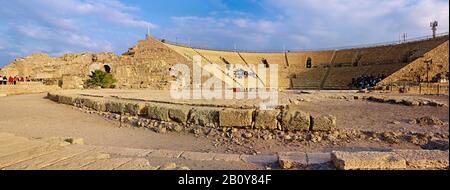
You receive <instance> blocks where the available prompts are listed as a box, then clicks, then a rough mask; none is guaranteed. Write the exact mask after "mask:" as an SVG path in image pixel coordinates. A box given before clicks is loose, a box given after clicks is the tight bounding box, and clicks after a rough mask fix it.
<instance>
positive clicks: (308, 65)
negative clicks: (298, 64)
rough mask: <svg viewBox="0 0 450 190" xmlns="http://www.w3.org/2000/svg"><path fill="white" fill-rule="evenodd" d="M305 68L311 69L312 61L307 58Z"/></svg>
mask: <svg viewBox="0 0 450 190" xmlns="http://www.w3.org/2000/svg"><path fill="white" fill-rule="evenodd" d="M306 68H308V69H310V68H312V59H311V57H308V59H306Z"/></svg>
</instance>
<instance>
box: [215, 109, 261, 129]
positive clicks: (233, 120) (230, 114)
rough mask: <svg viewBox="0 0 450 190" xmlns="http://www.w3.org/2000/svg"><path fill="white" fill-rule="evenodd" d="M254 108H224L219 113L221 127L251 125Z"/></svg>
mask: <svg viewBox="0 0 450 190" xmlns="http://www.w3.org/2000/svg"><path fill="white" fill-rule="evenodd" d="M253 112H254V110H238V109H224V110H222V111H220V113H219V123H220V126H222V127H244V128H245V127H251V125H252V120H253Z"/></svg>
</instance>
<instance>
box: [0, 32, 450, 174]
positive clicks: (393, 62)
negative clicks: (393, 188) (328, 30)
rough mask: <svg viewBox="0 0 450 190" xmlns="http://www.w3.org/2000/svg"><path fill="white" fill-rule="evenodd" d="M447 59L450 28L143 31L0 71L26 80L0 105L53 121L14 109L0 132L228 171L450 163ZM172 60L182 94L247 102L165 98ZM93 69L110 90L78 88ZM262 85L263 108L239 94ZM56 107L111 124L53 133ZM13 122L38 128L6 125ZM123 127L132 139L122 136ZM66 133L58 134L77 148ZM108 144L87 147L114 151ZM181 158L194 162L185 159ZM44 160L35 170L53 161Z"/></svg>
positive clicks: (7, 88) (0, 165) (7, 91)
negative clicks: (353, 32)
mask: <svg viewBox="0 0 450 190" xmlns="http://www.w3.org/2000/svg"><path fill="white" fill-rule="evenodd" d="M448 56H449V36H448V33H444V34H440V35H436V36H427V37H420V38H416V39H410V40H407V41H400V42H392V43H380V44H374V45H361V46H355V47H344V48H333V49H323V50H314V51H313V50H311V51H280V52H244V51H224V50H214V49H205V48H196V47H190V46H187V45H182V44H177V43H171V42H168V41H167V40H164V39H158V38H156V37H152V36H148V37H147V38H146V39H144V40H141V41H139V42H138V43H137V45H136V46H134V47H131V48H129V50H128V51H127V52H125V53H123V54H122V55H116V54H114V53H79V54H65V55H63V56H61V57H51V56H49V55H47V54H44V53H37V54H33V55H30V56H28V57H24V58H18V59H16V60H15V61H14V62H12V63H11V64H9V65H8V66H6V67H5V68H3V69H1V70H0V76H22V77H27V78H29V81H28V82H18V84H16V85H0V95H2V96H4V97H0V107H1V108H6V107H9V108H11V109H18V110H22V109H23V110H27V111H23V114H29V115H31V116H32V114H34V113H36V114H37V113H39V114H40V115H45V114H49V115H52V114H54V115H52V116H45V118H47V119H49V122H50V123H47V122H43V123H40V124H33V122H34V119H30V120H20V121H19V120H13V119H14V118H15V115H13V114H11V115H8V113H6V114H2V116H0V119H1V120H0V136H2V133H1V132H5V133H12V134H15V135H17V134H20V135H21V136H26V137H28V138H33V137H43V138H41V141H43V142H45V143H54V142H55V141H57V140H55V139H53V140H48V137H49V136H59V137H61V136H65V137H67V136H71V137H74V136H75V137H79V138H83V139H84V140H86V141H87V142H88V143H86V144H87V145H84V146H117V147H122V148H123V149H124V148H134V149H133V150H142V151H134V153H133V156H130V155H129V154H128V153H130V152H132V151H129V152H127V154H125V153H124V152H126V151H124V150H123V149H121V151H120V154H119V153H118V155H121V156H124V155H127V156H128V157H132V158H129V160H128V162H126V161H124V160H120V159H119V160H120V161H123V163H122V164H119V165H120V166H123V164H130V163H132V162H130V160H133V161H134V160H139V159H136V157H138V158H141V159H140V160H139V161H143V162H146V160H145V159H144V160H142V158H146V159H148V160H152V158H153V157H152V156H154V157H164V158H167V159H169V160H176V159H184V160H196V161H206V162H211V164H210V167H211V168H215V166H213V165H214V164H217V163H213V162H235V163H237V162H242V163H240V165H238V166H233V167H237V168H240V167H242V168H247V169H267V168H282V169H291V168H300V169H305V168H309V169H445V168H446V169H448V149H449V148H448V145H449V139H448V138H449V136H448V135H449V114H448V104H449V100H448V95H449V91H448V85H449V82H448V73H449V62H448V61H449V57H448ZM196 59H200V60H201V62H200V63H199V62H198V61H196ZM179 64H183V65H185V66H187V68H189V69H188V70H189V71H190V75H189V76H190V77H189V79H187V80H185V81H182V83H184V86H189V87H190V88H189V89H190V90H191V89H194V88H195V87H196V86H197V87H202V85H205V84H206V83H208V81H213V82H212V83H214V81H215V82H216V83H214V84H217V81H219V83H221V84H223V86H222V85H221V86H220V87H221V90H222V91H223V92H224V93H233V94H234V95H235V96H237V95H242V97H244V98H241V99H238V98H231V99H224V98H217V99H203V98H199V99H195V98H189V99H176V98H173V97H172V96H171V95H170V90H171V89H172V85H173V84H174V83H176V82H177V81H178V82H180V81H179V80H178V79H179V78H178V76H177V75H171V71H173V69H174V66H176V65H179ZM211 65H216V66H217V67H211ZM195 67H198V68H200V69H201V75H200V79H201V81H202V82H205V83H200V84H195V83H194V81H195V80H194V79H193V76H192V75H193V73H194V70H195ZM261 68H265V69H267V70H270V69H273V68H276V69H277V72H276V73H277V75H276V77H270V74H268V72H266V70H264V72H258V71H260V70H261ZM96 70H102V71H104V72H106V73H110V74H112V75H113V76H114V78H115V79H116V80H117V82H116V83H115V86H114V88H110V89H101V88H87V87H86V81H87V80H88V79H89V78H90V75H91V74H92V72H94V71H96ZM274 78H275V79H277V81H273V79H274ZM198 85H200V86H198ZM208 88H209V87H208ZM261 90H272V91H273V92H276V93H277V96H276V99H277V105H275V106H273V107H271V108H270V109H267V107H263V106H261V105H262V103H264V102H265V101H266V99H264V98H261V97H254V98H248V97H250V94H251V93H252V92H255V93H256V92H259V91H261ZM189 93H195V90H194V91H190V92H189ZM41 97H42V98H41ZM33 98H34V100H33V101H35V102H40V103H39V105H41V104H42V105H44V104H45V110H44V108H42V110H41V108H40V106H36V105H34V104H33V105H30V104H32V103H30V104H28V103H26V102H29V101H31V99H33ZM43 98H45V99H43ZM14 102H23V103H17V104H15V103H14ZM33 109H35V112H33ZM55 110H60V111H55ZM63 110H65V111H67V112H69V111H70V113H71V114H74V115H77V114H83V115H85V116H86V118H92V119H95V121H99V122H109V123H112V125H113V126H115V127H116V128H117V129H115V128H111V129H110V128H108V129H105V128H102V127H100V126H96V127H95V129H97V127H99V129H98V131H104V132H103V134H102V133H101V132H97V134H92V133H90V132H89V131H90V130H94V129H93V128H89V129H87V127H80V126H84V125H82V124H80V125H78V124H73V125H70V124H66V125H67V126H66V125H64V124H61V126H65V127H63V128H61V129H55V125H56V124H52V123H51V121H53V120H52V119H54V120H55V122H56V121H58V122H60V123H64V121H63V120H61V121H60V120H58V119H59V118H66V117H67V116H66V115H65V114H64V113H66V112H65V111H63ZM73 111H75V113H72V112H73ZM18 112H21V111H18ZM44 112H48V113H44ZM55 115H56V116H55ZM53 116H55V117H53ZM42 117H44V116H42ZM86 120H88V119H86ZM21 122H22V123H21ZM66 122H71V121H66ZM94 123H95V122H94ZM17 124H20V125H22V124H23V125H25V126H29V125H30V126H34V125H42V126H44V127H42V128H39V127H36V128H33V129H27V128H21V127H20V128H17V127H16V128H14V127H13V126H15V125H17ZM93 125H94V124H93ZM77 130H79V131H77ZM109 130H121V131H118V132H117V134H114V135H113V136H114V138H117V139H120V142H121V143H117V142H119V141H117V142H114V141H113V140H111V139H109V138H112V137H113V136H111V137H108V134H109V132H106V131H109ZM125 130H126V131H125ZM128 130H133V131H128ZM135 130H138V131H137V132H136V131H135ZM69 131H77V132H73V133H71V132H69ZM130 133H133V134H134V135H130V136H126V135H125V134H130ZM148 134H154V135H155V136H154V137H153V138H155V139H169V140H166V141H164V143H161V144H158V145H151V143H153V141H152V142H150V139H147V140H148V141H147V140H143V139H145V135H148ZM141 135H142V136H141ZM3 136H5V137H8V138H12V137H11V136H8V135H6V134H3ZM44 137H45V138H44ZM42 139H47V140H42ZM70 139H71V140H69V141H70V142H69V141H67V138H66V139H65V140H64V139H63V140H62V141H63V142H69V144H77V143H73V141H74V140H73V139H74V138H70ZM99 139H105V140H104V141H100V140H99ZM107 139H109V140H107ZM181 139H183V140H181ZM152 140H153V139H152ZM178 140H179V142H177V141H178ZM0 141H2V139H0ZM138 141H139V142H138ZM157 141H158V142H162V141H161V140H157ZM58 142H59V141H58ZM194 142H195V143H194ZM146 143H148V144H146ZM81 144H83V143H81ZM66 146H69V148H70V146H77V145H66ZM150 149H152V150H151V151H150ZM162 149H167V150H166V151H162ZM96 150H97V149H96ZM111 150H112V149H108V151H106V149H102V151H104V152H101V151H99V152H96V154H99V155H101V154H102V153H105V154H106V153H107V154H109V155H115V154H114V153H111V152H114V151H111ZM114 150H118V149H114ZM127 150H128V149H127ZM143 150H149V151H148V152H145V151H143ZM1 151H2V147H1V145H0V169H4V168H10V169H13V168H21V167H22V168H27V167H26V165H24V164H23V163H22V165H21V162H17V163H16V162H14V161H11V159H7V161H4V160H5V159H3V160H2V155H3V154H2V152H1ZM58 151H59V150H58ZM144 152H145V155H144ZM116 153H117V151H116ZM140 153H142V155H141V154H140ZM130 154H131V153H130ZM138 154H139V155H141V156H140V157H139V156H136V155H138ZM5 156H7V154H5ZM97 156H98V155H97ZM128 157H127V158H122V157H120V158H121V159H125V160H127V159H128ZM150 157H152V158H150ZM112 158H113V159H117V158H114V157H112ZM105 159H106V160H108V159H111V158H109V157H108V158H105ZM148 160H147V161H148ZM116 161H117V160H116ZM173 162H178V161H173ZM32 163H34V162H32V161H30V165H28V166H30V167H31V166H32ZM153 163H154V162H151V164H153ZM154 164H155V165H158V163H154ZM183 164H184V165H187V166H188V167H191V168H194V169H196V166H195V165H193V164H191V165H189V163H188V162H181V165H183ZM119 165H117V167H119ZM130 165H131V164H130ZM179 165H180V163H179ZM225 165H226V164H225ZM41 166H42V167H40V166H36V168H37V169H41V168H46V167H50V166H51V165H41ZM56 166H57V165H56ZM88 166H90V165H89V164H87V165H83V167H85V168H86V167H87V168H89V167H88ZM163 167H166V168H171V169H175V168H176V167H170V164H169V166H167V165H165V166H158V167H147V168H146V169H148V168H150V169H157V168H163ZM224 167H225V166H224ZM230 167H231V168H233V167H232V166H230ZM31 168H33V167H31ZM50 168H51V167H50ZM56 168H57V167H56ZM61 168H63V169H71V168H70V167H68V168H64V165H61ZM75 168H76V167H75ZM94 168H95V167H94ZM144 168H145V167H144ZM225 168H226V167H225ZM112 169H114V167H113V168H112ZM139 169H143V168H139Z"/></svg>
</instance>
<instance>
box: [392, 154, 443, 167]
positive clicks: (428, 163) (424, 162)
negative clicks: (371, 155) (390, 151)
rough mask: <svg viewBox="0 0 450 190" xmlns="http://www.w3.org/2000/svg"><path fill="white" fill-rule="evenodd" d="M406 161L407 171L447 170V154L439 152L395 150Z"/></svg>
mask: <svg viewBox="0 0 450 190" xmlns="http://www.w3.org/2000/svg"><path fill="white" fill-rule="evenodd" d="M394 152H395V153H397V154H398V155H400V156H401V157H402V158H404V159H405V160H406V165H407V167H408V169H445V168H448V166H449V162H448V160H449V159H448V158H449V152H448V150H447V151H440V150H395V151H394Z"/></svg>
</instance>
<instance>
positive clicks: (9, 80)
mask: <svg viewBox="0 0 450 190" xmlns="http://www.w3.org/2000/svg"><path fill="white" fill-rule="evenodd" d="M30 81H31V80H30V78H29V77H20V76H15V77H12V76H9V77H6V76H1V75H0V85H16V84H17V83H18V82H30Z"/></svg>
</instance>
